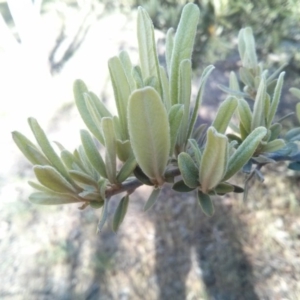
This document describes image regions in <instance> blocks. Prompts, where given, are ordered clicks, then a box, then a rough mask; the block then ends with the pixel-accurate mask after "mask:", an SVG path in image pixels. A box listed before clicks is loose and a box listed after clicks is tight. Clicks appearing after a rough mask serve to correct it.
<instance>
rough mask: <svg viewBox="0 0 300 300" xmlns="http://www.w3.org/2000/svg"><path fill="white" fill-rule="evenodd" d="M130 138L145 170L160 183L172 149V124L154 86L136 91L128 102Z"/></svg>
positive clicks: (138, 159) (135, 153)
mask: <svg viewBox="0 0 300 300" xmlns="http://www.w3.org/2000/svg"><path fill="white" fill-rule="evenodd" d="M128 125H129V133H130V142H131V147H132V149H133V152H134V155H135V157H136V160H137V162H138V164H139V166H140V167H141V169H142V170H143V172H144V173H145V174H146V175H147V176H148V177H149V178H151V179H155V180H156V181H157V183H158V184H162V183H163V174H164V170H165V168H166V166H167V162H168V158H169V152H170V127H169V122H168V116H167V112H166V109H165V107H164V105H163V103H162V100H161V98H160V96H159V94H158V93H157V92H156V91H155V90H154V89H153V88H151V87H145V88H143V89H140V90H136V91H135V92H133V93H132V94H131V96H130V99H129V105H128Z"/></svg>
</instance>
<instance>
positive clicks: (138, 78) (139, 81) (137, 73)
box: [132, 66, 145, 89]
mask: <svg viewBox="0 0 300 300" xmlns="http://www.w3.org/2000/svg"><path fill="white" fill-rule="evenodd" d="M132 77H133V78H134V80H135V83H136V88H137V89H141V88H143V87H144V86H145V84H144V79H143V75H142V70H141V68H140V66H135V67H134V68H133V69H132Z"/></svg>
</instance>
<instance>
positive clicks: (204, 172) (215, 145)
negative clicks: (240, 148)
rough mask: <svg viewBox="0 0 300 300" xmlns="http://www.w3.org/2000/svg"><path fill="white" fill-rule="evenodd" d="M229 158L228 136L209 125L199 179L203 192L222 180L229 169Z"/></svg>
mask: <svg viewBox="0 0 300 300" xmlns="http://www.w3.org/2000/svg"><path fill="white" fill-rule="evenodd" d="M227 160H228V139H227V137H226V136H225V135H223V134H220V133H218V132H217V131H216V130H215V129H214V128H213V127H209V129H208V131H207V142H206V145H205V149H204V151H203V155H202V159H201V164H200V169H199V181H200V183H201V190H202V191H203V193H207V192H208V191H209V190H211V189H212V188H214V187H215V186H216V185H217V184H218V183H219V182H220V181H221V180H222V178H223V176H224V174H225V172H226V169H227Z"/></svg>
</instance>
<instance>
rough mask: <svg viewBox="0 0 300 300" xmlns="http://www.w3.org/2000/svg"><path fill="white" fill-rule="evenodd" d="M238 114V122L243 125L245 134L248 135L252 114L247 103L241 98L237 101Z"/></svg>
mask: <svg viewBox="0 0 300 300" xmlns="http://www.w3.org/2000/svg"><path fill="white" fill-rule="evenodd" d="M238 113H239V118H240V122H241V123H242V124H243V127H244V128H245V131H246V132H247V133H250V131H251V120H252V113H251V109H250V106H249V104H248V102H247V101H246V100H244V99H243V98H241V99H239V102H238Z"/></svg>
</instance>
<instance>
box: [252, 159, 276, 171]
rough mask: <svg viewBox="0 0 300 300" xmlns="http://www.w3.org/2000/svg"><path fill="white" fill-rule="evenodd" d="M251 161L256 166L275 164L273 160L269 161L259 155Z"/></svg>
mask: <svg viewBox="0 0 300 300" xmlns="http://www.w3.org/2000/svg"><path fill="white" fill-rule="evenodd" d="M251 161H252V162H253V163H258V164H269V163H275V162H276V161H275V160H274V159H271V158H269V157H267V156H265V155H259V156H257V157H252V159H251ZM248 173H250V172H248Z"/></svg>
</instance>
